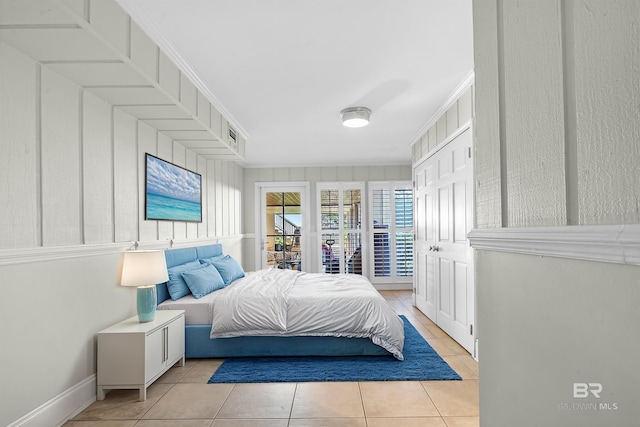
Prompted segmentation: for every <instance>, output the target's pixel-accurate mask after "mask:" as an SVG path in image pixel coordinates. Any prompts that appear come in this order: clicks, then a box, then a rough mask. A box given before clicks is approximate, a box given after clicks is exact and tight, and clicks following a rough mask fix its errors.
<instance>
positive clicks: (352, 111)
mask: <svg viewBox="0 0 640 427" xmlns="http://www.w3.org/2000/svg"><path fill="white" fill-rule="evenodd" d="M340 116H341V117H342V124H343V125H344V126H346V127H348V128H361V127H363V126H366V125H368V124H369V117H371V110H370V109H368V108H366V107H350V108H345V109H344V110H342V111H340Z"/></svg>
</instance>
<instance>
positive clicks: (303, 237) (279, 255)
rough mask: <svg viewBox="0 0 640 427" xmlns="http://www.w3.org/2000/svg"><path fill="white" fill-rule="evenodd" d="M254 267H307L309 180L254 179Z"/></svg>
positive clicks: (300, 268) (305, 269)
mask: <svg viewBox="0 0 640 427" xmlns="http://www.w3.org/2000/svg"><path fill="white" fill-rule="evenodd" d="M256 186H257V189H256V190H257V191H256V195H259V201H257V203H258V206H260V215H259V216H258V221H259V223H258V224H257V227H256V228H257V230H258V232H259V236H260V237H259V240H258V242H257V243H258V245H257V248H256V254H257V256H256V259H257V260H258V261H257V262H256V267H257V268H270V267H276V268H283V269H292V270H304V271H309V269H308V265H307V264H308V261H309V260H308V259H306V257H307V255H306V253H307V245H308V243H307V240H308V236H309V226H308V224H309V219H308V212H309V209H308V193H309V184H308V183H275V182H274V183H264V182H261V183H257V184H256Z"/></svg>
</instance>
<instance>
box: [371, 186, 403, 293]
mask: <svg viewBox="0 0 640 427" xmlns="http://www.w3.org/2000/svg"><path fill="white" fill-rule="evenodd" d="M369 189H370V191H369V199H370V201H371V203H370V211H371V224H370V230H371V239H370V245H371V252H370V253H371V264H372V265H373V269H372V270H373V271H372V277H370V279H371V281H372V282H385V283H389V282H410V281H411V280H412V277H413V189H412V187H411V183H410V182H408V181H407V182H371V183H370V184H369Z"/></svg>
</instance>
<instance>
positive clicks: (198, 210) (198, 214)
mask: <svg viewBox="0 0 640 427" xmlns="http://www.w3.org/2000/svg"><path fill="white" fill-rule="evenodd" d="M145 163H146V169H145V219H147V220H161V221H189V222H202V176H201V175H200V174H198V173H195V172H191V171H190V170H187V169H185V168H183V167H180V166H178V165H174V164H173V163H169V162H167V161H165V160H162V159H160V158H158V157H156V156H153V155H151V154H149V153H146V162H145Z"/></svg>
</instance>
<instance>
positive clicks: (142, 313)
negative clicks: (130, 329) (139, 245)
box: [120, 251, 169, 323]
mask: <svg viewBox="0 0 640 427" xmlns="http://www.w3.org/2000/svg"><path fill="white" fill-rule="evenodd" d="M167 280H169V275H168V274H167V261H166V260H165V257H164V251H126V252H125V253H124V261H123V264H122V278H121V279H120V284H121V285H122V286H137V287H138V295H137V306H138V319H139V320H140V323H145V322H151V321H152V320H153V319H154V318H155V316H156V305H157V303H158V299H157V296H156V285H157V284H158V283H164V282H166V281H167Z"/></svg>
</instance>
